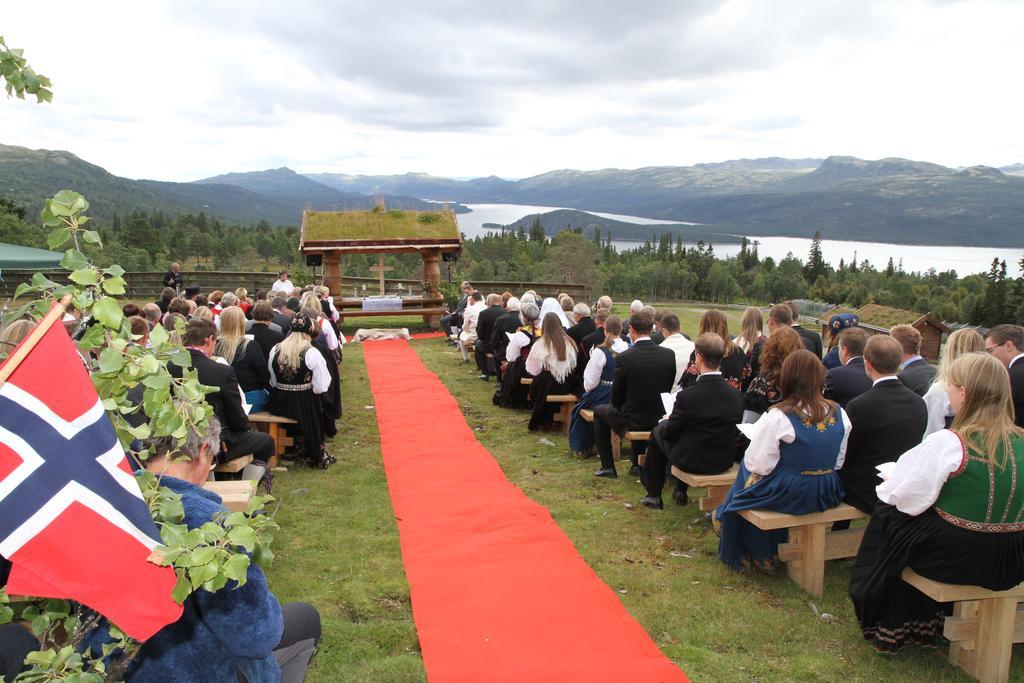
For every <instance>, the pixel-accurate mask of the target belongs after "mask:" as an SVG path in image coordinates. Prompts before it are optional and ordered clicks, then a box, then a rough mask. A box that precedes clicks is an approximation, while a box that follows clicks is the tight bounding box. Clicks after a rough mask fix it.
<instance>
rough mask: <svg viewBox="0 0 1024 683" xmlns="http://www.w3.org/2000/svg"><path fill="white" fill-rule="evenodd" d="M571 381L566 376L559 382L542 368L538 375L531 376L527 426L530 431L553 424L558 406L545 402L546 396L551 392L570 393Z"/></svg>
mask: <svg viewBox="0 0 1024 683" xmlns="http://www.w3.org/2000/svg"><path fill="white" fill-rule="evenodd" d="M571 382H572V378H571V377H566V379H565V381H564V382H559V381H558V380H557V379H555V376H554V375H552V374H551V373H550V372H548V371H547V370H542V371H541V373H540V374H539V375H537V376H536V377H534V378H533V384H531V385H530V400H531V401H532V402H533V414H531V415H530V424H529V426H528V428H529V430H530V431H531V432H532V431H535V430H538V429H546V428H548V427H550V426H551V425H552V424H554V422H555V413H557V412H558V410H559V406H558V404H555V403H547V400H548V396H550V395H551V394H569V393H572V392H571V391H570V389H571Z"/></svg>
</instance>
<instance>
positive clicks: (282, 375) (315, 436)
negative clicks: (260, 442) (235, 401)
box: [267, 313, 335, 469]
mask: <svg viewBox="0 0 1024 683" xmlns="http://www.w3.org/2000/svg"><path fill="white" fill-rule="evenodd" d="M319 335H320V329H319V328H318V326H317V324H316V322H314V320H313V319H312V318H310V317H309V316H307V315H305V314H303V313H299V314H298V315H296V316H295V317H294V318H292V322H291V333H290V334H289V335H288V336H287V337H285V340H284V341H283V342H281V343H280V344H277V345H276V346H274V348H273V349H271V350H270V360H269V367H270V386H271V390H270V403H269V404H268V405H267V409H268V410H269V411H270V412H271V413H272V414H273V415H280V416H282V417H290V418H292V419H293V420H296V421H297V422H298V425H297V427H298V432H299V433H300V434H301V436H302V450H303V453H304V455H305V458H306V462H307V463H309V465H310V466H311V467H319V468H321V469H327V468H328V467H329V466H330V465H332V464H333V463H334V462H335V458H334V456H332V455H331V454H330V453H328V452H327V449H326V448H325V445H324V414H323V406H322V404H321V401H320V395H321V394H323V393H325V392H327V391H328V390H329V389H330V388H331V373H330V371H329V370H328V368H327V363H328V362H329V361H328V360H327V359H326V358H325V357H324V355H323V353H322V352H321V351H320V350H318V349H317V348H316V347H315V346H314V345H313V340H314V339H316V338H317V337H318V336H319Z"/></svg>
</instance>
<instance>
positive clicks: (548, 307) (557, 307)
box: [537, 296, 572, 329]
mask: <svg viewBox="0 0 1024 683" xmlns="http://www.w3.org/2000/svg"><path fill="white" fill-rule="evenodd" d="M548 313H554V314H556V315H557V316H558V321H559V322H561V323H562V327H564V328H565V329H569V328H570V327H572V323H570V322H569V319H568V318H566V317H565V311H563V310H562V304H560V303H558V299H554V298H552V297H550V296H549V297H548V298H547V299H544V303H543V305H541V307H540V317H539V318H537V320H539V321H543V320H544V316H546V315H547V314H548Z"/></svg>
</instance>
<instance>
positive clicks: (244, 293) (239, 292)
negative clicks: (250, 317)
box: [235, 287, 249, 301]
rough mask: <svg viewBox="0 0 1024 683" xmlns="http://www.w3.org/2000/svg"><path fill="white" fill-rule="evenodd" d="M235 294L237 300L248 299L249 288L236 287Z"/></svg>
mask: <svg viewBox="0 0 1024 683" xmlns="http://www.w3.org/2000/svg"><path fill="white" fill-rule="evenodd" d="M235 296H237V297H238V300H239V301H248V300H249V290H248V289H246V288H245V287H239V288H238V289H236V290H235Z"/></svg>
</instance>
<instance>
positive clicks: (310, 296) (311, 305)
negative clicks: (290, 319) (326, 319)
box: [299, 291, 324, 322]
mask: <svg viewBox="0 0 1024 683" xmlns="http://www.w3.org/2000/svg"><path fill="white" fill-rule="evenodd" d="M299 312H300V313H305V314H306V315H308V316H309V317H310V318H312V319H313V322H316V321H317V320H318V319H319V318H320V316H322V315H323V314H324V309H323V307H321V305H320V299H319V298H317V295H316V292H315V291H314V292H306V293H305V294H303V295H302V299H300V300H299Z"/></svg>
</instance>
